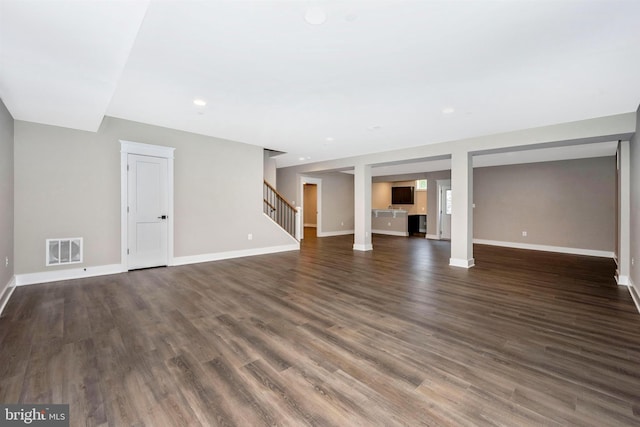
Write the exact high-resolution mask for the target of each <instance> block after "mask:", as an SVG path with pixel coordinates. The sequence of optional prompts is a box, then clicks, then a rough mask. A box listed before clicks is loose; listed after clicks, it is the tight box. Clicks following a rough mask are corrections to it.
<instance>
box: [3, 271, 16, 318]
mask: <svg viewBox="0 0 640 427" xmlns="http://www.w3.org/2000/svg"><path fill="white" fill-rule="evenodd" d="M15 290H16V276H13V277H11V280H9V283H7V285H6V286H5V287H4V289H3V290H2V292H0V315H2V311H3V310H4V308H5V307H6V306H7V303H8V302H9V299H10V298H11V295H12V294H13V291H15Z"/></svg>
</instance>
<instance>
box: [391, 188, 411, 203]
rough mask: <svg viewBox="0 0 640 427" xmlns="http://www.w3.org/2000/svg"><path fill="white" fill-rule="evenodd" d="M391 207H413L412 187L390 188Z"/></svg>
mask: <svg viewBox="0 0 640 427" xmlns="http://www.w3.org/2000/svg"><path fill="white" fill-rule="evenodd" d="M391 204H392V205H413V187H391Z"/></svg>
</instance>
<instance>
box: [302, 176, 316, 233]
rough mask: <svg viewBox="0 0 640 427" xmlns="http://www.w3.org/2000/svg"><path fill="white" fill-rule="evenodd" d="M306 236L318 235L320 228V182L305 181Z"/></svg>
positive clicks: (304, 223) (303, 210) (304, 222)
mask: <svg viewBox="0 0 640 427" xmlns="http://www.w3.org/2000/svg"><path fill="white" fill-rule="evenodd" d="M303 193H304V195H303V201H304V206H303V207H302V212H303V214H304V221H303V225H304V236H305V237H317V229H318V184H311V183H305V184H304V188H303Z"/></svg>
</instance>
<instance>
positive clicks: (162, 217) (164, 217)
mask: <svg viewBox="0 0 640 427" xmlns="http://www.w3.org/2000/svg"><path fill="white" fill-rule="evenodd" d="M158 219H167V216H166V215H162V216H159V217H158Z"/></svg>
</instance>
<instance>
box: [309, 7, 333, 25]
mask: <svg viewBox="0 0 640 427" xmlns="http://www.w3.org/2000/svg"><path fill="white" fill-rule="evenodd" d="M304 20H305V21H307V22H308V23H309V24H311V25H322V24H324V22H325V21H326V20H327V13H326V12H325V11H324V9H323V8H321V7H318V6H313V7H310V8H309V9H307V12H306V13H305V14H304Z"/></svg>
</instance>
